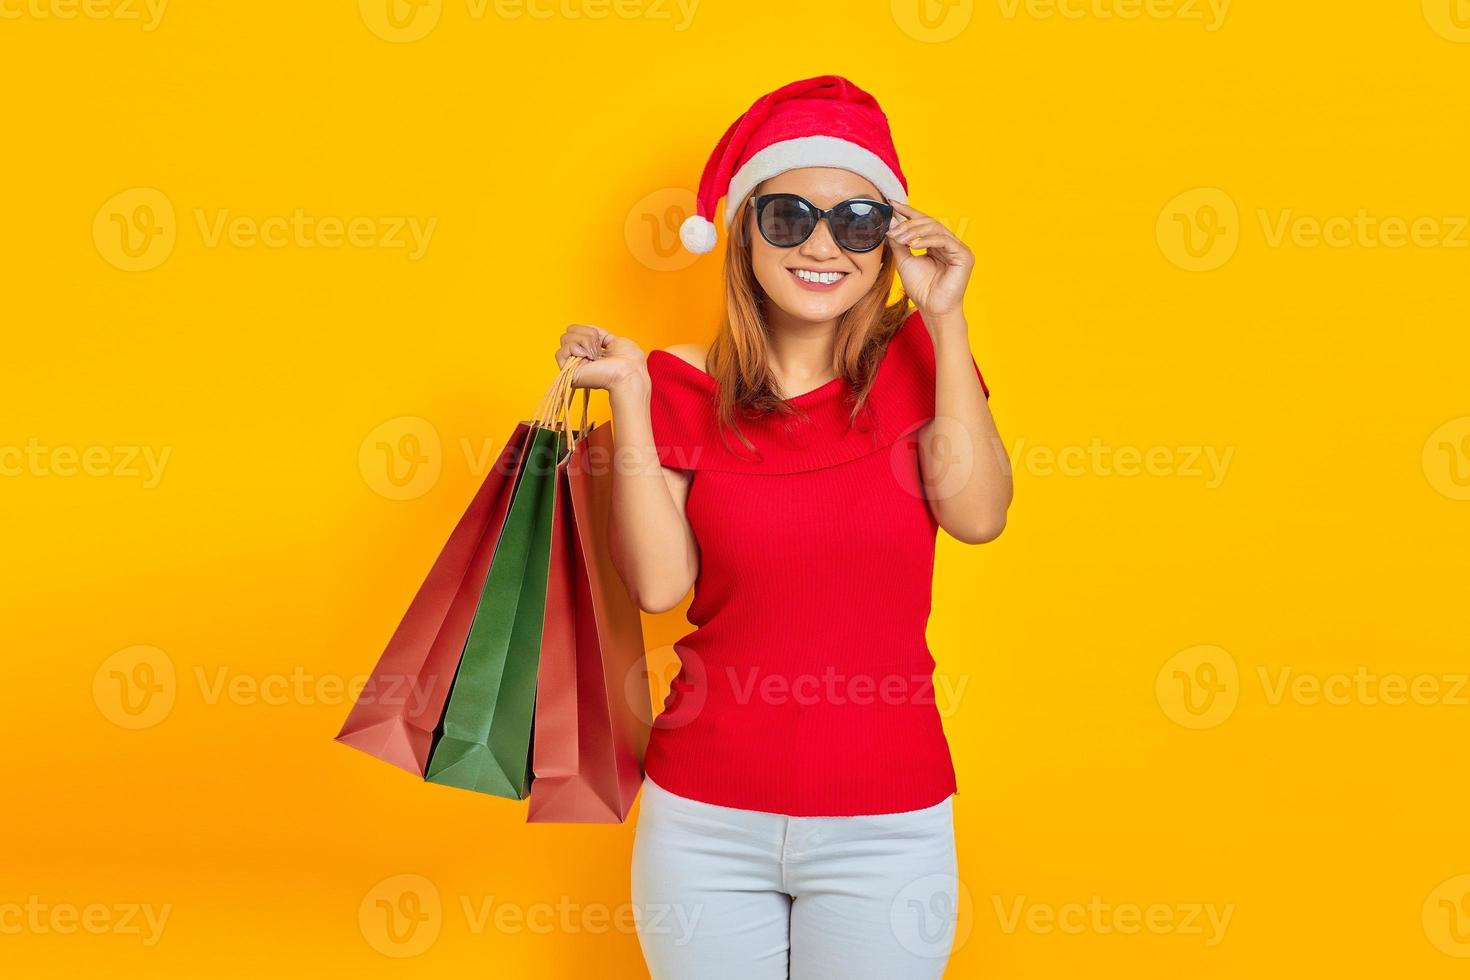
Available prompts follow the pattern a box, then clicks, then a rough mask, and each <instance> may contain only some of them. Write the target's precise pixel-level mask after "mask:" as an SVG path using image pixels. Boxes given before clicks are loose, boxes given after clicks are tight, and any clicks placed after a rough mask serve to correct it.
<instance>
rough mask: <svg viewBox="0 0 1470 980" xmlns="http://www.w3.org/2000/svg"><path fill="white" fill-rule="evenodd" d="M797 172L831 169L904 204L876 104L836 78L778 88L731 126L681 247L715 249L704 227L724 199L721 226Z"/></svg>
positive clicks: (903, 186) (710, 225)
mask: <svg viewBox="0 0 1470 980" xmlns="http://www.w3.org/2000/svg"><path fill="white" fill-rule="evenodd" d="M797 167H837V168H840V169H842V170H851V171H852V172H853V173H855V174H858V175H859V176H862V177H866V178H867V179H868V180H869V181H871V182H872V184H873V186H874V187H877V188H878V190H879V191H880V192H881V193H882V194H883V196H884V197H885V198H887V199H888V200H890V201H897V202H898V203H900V204H907V203H908V186H909V185H908V181H907V180H905V179H904V176H903V170H901V169H900V168H899V166H898V151H897V150H895V149H894V148H893V136H892V134H890V133H889V131H888V117H887V116H885V115H883V110H882V109H880V108H878V101H877V100H876V99H874V98H873V97H872V96H871V95H869V94H868V93H867V92H864V91H863V90H862V89H860V88H858V87H857V86H856V85H854V84H853V83H852V82H849V81H848V80H847V79H845V78H842V77H840V76H838V75H822V76H819V77H817V78H807V79H803V80H802V81H799V82H792V83H791V84H790V85H784V86H782V87H781V88H778V89H776V91H774V92H771V93H769V94H767V95H763V96H761V97H760V98H759V99H756V100H755V103H754V104H753V105H751V107H750V108H749V109H747V110H745V113H744V114H743V115H741V116H740V118H739V119H736V120H735V121H734V122H733V123H731V124H730V128H729V129H727V130H725V135H724V136H722V137H721V138H720V142H719V144H718V145H717V146H716V147H715V151H714V153H713V154H711V155H710V158H709V162H708V163H706V164H705V165H704V173H703V174H702V175H701V176H700V178H699V193H698V194H697V195H696V197H695V205H696V207H695V213H694V214H692V215H690V216H689V217H688V218H686V219H685V221H684V223H683V224H682V225H681V226H680V227H679V238H680V239H681V240H682V241H683V243H684V247H685V248H687V249H688V250H689V251H691V252H694V253H695V254H697V255H702V254H704V253H705V252H708V251H709V250H710V249H712V248H714V247H715V226H714V222H713V221H712V220H711V219H712V218H713V217H714V214H715V208H716V207H717V206H718V204H719V201H720V198H721V197H724V198H725V224H726V226H727V227H728V226H729V224H730V222H732V221H734V220H735V212H736V211H737V210H739V208H740V202H741V201H743V200H745V197H746V195H747V194H749V193H750V192H751V190H752V189H754V187H755V186H756V185H757V184H759V183H760V182H761V181H763V180H767V179H769V178H771V177H774V176H776V175H777V174H779V173H784V172H785V171H787V170H794V169H796V168H797Z"/></svg>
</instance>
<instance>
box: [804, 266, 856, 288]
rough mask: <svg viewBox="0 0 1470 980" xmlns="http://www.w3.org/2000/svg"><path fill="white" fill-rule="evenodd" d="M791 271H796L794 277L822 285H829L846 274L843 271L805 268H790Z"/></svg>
mask: <svg viewBox="0 0 1470 980" xmlns="http://www.w3.org/2000/svg"><path fill="white" fill-rule="evenodd" d="M791 271H792V272H794V273H796V278H798V279H800V280H801V281H802V282H816V283H821V284H822V285H824V286H830V285H831V284H832V283H834V282H836V281H837V280H839V279H841V278H842V277H843V276H845V275H847V273H845V272H808V271H806V270H805V269H792V270H791Z"/></svg>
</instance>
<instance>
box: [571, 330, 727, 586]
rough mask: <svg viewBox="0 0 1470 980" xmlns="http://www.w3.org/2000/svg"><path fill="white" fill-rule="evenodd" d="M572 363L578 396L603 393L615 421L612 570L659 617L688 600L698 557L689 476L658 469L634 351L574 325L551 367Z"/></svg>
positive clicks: (627, 343)
mask: <svg viewBox="0 0 1470 980" xmlns="http://www.w3.org/2000/svg"><path fill="white" fill-rule="evenodd" d="M572 355H578V356H582V357H586V358H588V360H587V361H586V362H584V363H583V364H582V366H581V368H579V369H578V371H577V375H576V378H575V379H574V384H575V385H576V386H577V387H579V388H603V389H606V391H607V392H608V399H609V401H610V403H611V405H612V414H613V444H614V451H613V460H612V466H613V482H612V520H611V526H610V528H609V538H610V540H609V545H610V547H611V548H612V558H613V565H614V567H616V568H617V570H618V574H619V575H620V576H621V577H622V579H623V585H624V586H625V587H626V588H627V590H628V594H629V595H630V596H631V597H632V599H633V601H634V602H636V603H637V604H638V606H639V607H640V608H641V609H643V610H644V611H646V612H651V613H657V612H664V611H666V610H668V609H672V608H673V607H674V606H677V605H678V604H679V602H680V601H681V600H682V599H683V598H684V597H685V596H686V595H688V593H689V589H690V588H691V587H692V586H693V585H694V580H695V577H696V576H697V575H698V573H699V549H698V546H697V545H696V543H695V540H694V532H693V531H692V530H691V529H690V527H689V521H688V518H687V517H686V516H685V514H684V502H685V500H686V499H687V497H688V494H689V475H688V474H687V473H685V472H684V471H682V470H676V469H671V468H669V467H666V466H664V465H663V464H662V463H660V462H659V458H658V452H657V450H656V449H655V448H654V439H653V421H652V416H651V412H650V408H651V403H652V390H653V386H652V384H651V382H650V381H649V376H648V365H647V362H646V359H645V356H644V354H643V351H642V350H641V349H639V347H638V345H637V344H635V343H633V342H632V341H631V340H628V339H627V338H624V337H616V336H614V335H612V334H610V333H608V332H607V331H606V330H601V329H600V328H597V327H592V326H587V325H583V324H574V325H573V326H572V327H570V328H569V329H568V330H567V332H566V333H565V334H564V335H563V336H562V345H561V349H560V350H558V351H557V363H558V364H560V363H562V362H564V361H565V360H566V359H567V357H570V356H572Z"/></svg>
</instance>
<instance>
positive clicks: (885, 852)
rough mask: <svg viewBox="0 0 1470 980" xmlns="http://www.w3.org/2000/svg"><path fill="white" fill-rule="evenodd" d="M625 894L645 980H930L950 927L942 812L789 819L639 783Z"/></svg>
mask: <svg viewBox="0 0 1470 980" xmlns="http://www.w3.org/2000/svg"><path fill="white" fill-rule="evenodd" d="M632 891H633V907H634V911H635V913H636V919H637V924H638V940H639V942H640V943H641V944H642V946H643V956H644V959H646V960H647V961H648V969H649V973H650V974H651V975H652V977H653V980H787V978H790V980H817V978H822V980H837V978H841V980H869V978H871V980H937V978H939V977H942V976H943V975H944V967H945V963H946V962H947V961H948V959H949V951H950V946H951V944H952V943H953V941H954V930H955V921H956V917H957V911H956V910H957V902H958V891H959V878H958V867H957V863H956V857H955V843H954V814H953V809H952V802H951V800H950V799H945V800H944V801H943V802H941V803H938V804H936V805H934V806H931V807H927V808H925V809H922V810H909V811H906V812H903V813H884V814H877V815H874V816H858V817H788V816H784V815H782V814H779V813H764V812H761V811H758V810H738V809H734V808H731V807H724V806H714V805H712V804H709V803H701V802H699V801H696V800H690V799H687V798H685V797H682V796H677V795H675V794H674V793H671V792H669V791H668V790H666V789H663V788H662V787H660V786H659V785H657V784H656V783H654V782H653V780H651V779H648V778H647V777H645V778H644V781H643V802H642V809H641V810H640V811H639V813H638V826H637V832H636V836H635V838H634V843H633V888H632Z"/></svg>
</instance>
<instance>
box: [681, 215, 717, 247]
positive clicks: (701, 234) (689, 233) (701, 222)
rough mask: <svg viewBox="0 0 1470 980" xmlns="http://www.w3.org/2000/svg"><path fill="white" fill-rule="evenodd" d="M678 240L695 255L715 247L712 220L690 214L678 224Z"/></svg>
mask: <svg viewBox="0 0 1470 980" xmlns="http://www.w3.org/2000/svg"><path fill="white" fill-rule="evenodd" d="M679 240H680V241H682V242H683V243H684V247H685V248H687V249H688V250H689V251H691V252H693V253H694V254H695V255H703V254H704V253H705V252H708V251H710V250H711V249H713V248H714V247H715V225H714V222H712V221H710V220H709V219H707V218H701V217H700V216H699V215H697V214H691V215H690V216H689V217H687V218H685V219H684V223H683V224H682V225H680V226H679Z"/></svg>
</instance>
